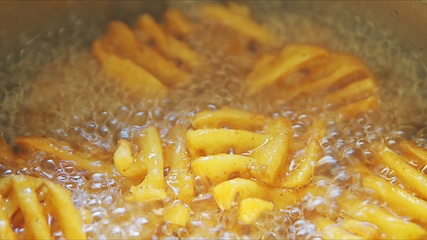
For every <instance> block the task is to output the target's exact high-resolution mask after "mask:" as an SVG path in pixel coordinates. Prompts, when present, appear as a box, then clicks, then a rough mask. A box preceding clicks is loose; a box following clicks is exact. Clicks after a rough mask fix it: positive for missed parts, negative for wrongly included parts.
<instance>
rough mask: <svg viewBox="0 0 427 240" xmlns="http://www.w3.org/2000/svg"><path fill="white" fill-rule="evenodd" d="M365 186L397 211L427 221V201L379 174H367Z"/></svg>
mask: <svg viewBox="0 0 427 240" xmlns="http://www.w3.org/2000/svg"><path fill="white" fill-rule="evenodd" d="M362 184H363V186H364V187H367V188H369V189H372V190H374V192H375V194H376V195H377V196H379V198H380V199H382V200H384V201H385V202H387V204H388V206H389V207H390V208H391V209H393V210H394V211H396V212H397V213H399V214H401V215H403V216H407V217H410V218H411V219H415V220H418V221H421V222H423V223H427V219H426V216H427V202H426V201H424V200H421V199H419V198H417V197H415V196H413V195H412V194H411V193H409V192H407V191H405V190H403V189H401V188H399V187H398V186H394V185H393V184H391V183H390V182H388V181H386V180H384V179H383V178H381V177H377V176H373V175H372V176H367V177H365V178H364V179H363V181H362Z"/></svg>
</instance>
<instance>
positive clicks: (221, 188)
mask: <svg viewBox="0 0 427 240" xmlns="http://www.w3.org/2000/svg"><path fill="white" fill-rule="evenodd" d="M237 194H239V199H238V200H239V201H242V200H243V199H246V198H252V197H258V198H264V196H265V195H266V192H265V189H264V188H263V187H262V186H260V185H259V184H258V183H256V182H254V181H251V180H247V179H243V178H235V179H231V180H228V181H225V182H222V183H220V184H218V185H216V186H215V187H214V188H213V190H212V195H213V196H214V198H215V201H216V203H217V204H218V206H219V207H220V208H221V209H222V210H228V209H230V208H231V207H232V205H233V202H234V201H235V198H236V195H237Z"/></svg>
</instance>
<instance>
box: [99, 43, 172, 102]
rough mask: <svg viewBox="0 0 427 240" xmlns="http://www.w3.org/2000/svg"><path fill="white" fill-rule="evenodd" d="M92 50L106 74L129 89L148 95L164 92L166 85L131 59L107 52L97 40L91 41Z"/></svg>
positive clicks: (162, 93)
mask: <svg viewBox="0 0 427 240" xmlns="http://www.w3.org/2000/svg"><path fill="white" fill-rule="evenodd" d="M92 52H93V54H94V55H95V56H96V57H97V58H98V61H99V62H101V65H102V69H103V71H104V72H105V73H106V75H107V76H108V77H110V78H113V79H117V80H118V81H120V82H121V83H122V84H123V85H124V86H125V87H126V88H128V89H130V90H131V91H133V92H135V93H139V94H148V95H150V96H153V95H157V94H158V95H160V96H162V95H164V94H165V93H166V90H167V88H166V86H165V85H163V84H162V83H161V82H160V81H159V80H157V78H155V77H154V76H153V75H151V74H150V73H149V72H147V71H145V70H144V69H143V68H141V67H139V66H138V65H136V64H135V63H134V62H132V61H131V60H129V59H125V58H121V57H119V56H117V55H115V54H112V53H108V52H107V51H105V49H104V48H103V47H102V45H101V43H100V42H99V40H96V41H95V42H94V43H93V46H92Z"/></svg>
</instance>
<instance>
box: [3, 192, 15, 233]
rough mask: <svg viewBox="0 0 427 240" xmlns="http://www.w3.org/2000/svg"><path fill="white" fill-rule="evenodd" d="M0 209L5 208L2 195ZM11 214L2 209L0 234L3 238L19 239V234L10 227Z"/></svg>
mask: <svg viewBox="0 0 427 240" xmlns="http://www.w3.org/2000/svg"><path fill="white" fill-rule="evenodd" d="M0 209H2V210H3V209H5V201H4V199H3V198H2V196H1V195H0ZM9 218H10V217H9V216H7V213H6V212H5V211H0V222H1V224H0V236H1V238H2V239H18V236H17V235H16V234H15V232H14V231H13V230H12V228H11V227H10V223H9Z"/></svg>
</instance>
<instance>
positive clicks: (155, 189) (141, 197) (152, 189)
mask: <svg viewBox="0 0 427 240" xmlns="http://www.w3.org/2000/svg"><path fill="white" fill-rule="evenodd" d="M144 133H145V136H144V137H143V139H142V144H141V146H143V148H142V149H141V152H143V153H144V160H145V161H144V162H146V164H147V175H146V176H145V179H144V180H143V181H142V182H141V183H140V184H139V185H137V186H132V187H131V189H130V192H131V194H130V195H128V196H125V200H127V201H132V202H145V201H151V200H164V199H165V198H166V191H165V183H164V175H163V151H162V143H161V140H160V136H159V133H158V132H157V130H156V128H155V127H152V126H150V127H147V128H146V129H145V132H144Z"/></svg>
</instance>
